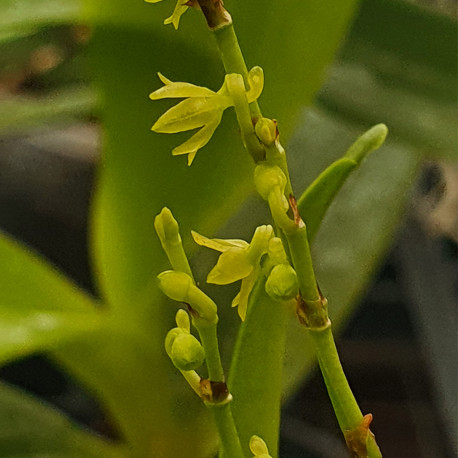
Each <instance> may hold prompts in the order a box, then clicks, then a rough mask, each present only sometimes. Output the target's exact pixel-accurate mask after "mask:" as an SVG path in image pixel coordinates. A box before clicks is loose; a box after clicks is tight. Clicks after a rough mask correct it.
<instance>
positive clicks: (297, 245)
mask: <svg viewBox="0 0 458 458" xmlns="http://www.w3.org/2000/svg"><path fill="white" fill-rule="evenodd" d="M217 3H218V4H219V3H220V2H217ZM213 32H214V36H215V38H216V42H217V45H218V49H219V52H220V55H221V59H222V61H223V65H224V68H225V70H226V73H228V74H230V73H238V74H240V75H242V76H243V79H244V82H245V88H246V89H248V78H247V76H248V72H247V66H246V64H245V60H244V58H243V55H242V51H241V49H240V46H239V43H238V40H237V36H236V34H235V31H234V27H233V25H232V20H231V21H230V22H227V23H224V22H223V21H221V23H220V26H218V27H215V28H213ZM250 113H251V117H252V119H253V120H255V121H256V120H258V119H259V118H261V116H262V114H261V110H260V108H259V105H258V103H257V102H253V103H251V104H250ZM241 128H242V129H243V126H241ZM266 146H267V145H266ZM246 147H247V149H248V152H249V153H250V154H251V155H252V157H253V158H255V160H256V159H257V157H258V156H257V155H256V152H255V151H250V145H246ZM267 162H268V163H269V164H272V165H277V166H279V167H280V168H281V169H282V170H283V172H284V173H285V176H286V177H287V185H286V188H285V191H286V197H290V196H293V191H292V187H291V181H290V178H289V171H288V166H287V162H286V155H285V151H284V149H283V147H282V146H281V145H280V143H279V141H278V139H277V141H275V143H274V144H273V145H269V146H268V148H267ZM274 200H275V202H271V201H270V199H269V204H270V207H271V210H273V211H272V214H273V217H274V221H275V223H276V224H277V225H278V226H279V228H280V229H281V230H282V232H283V235H284V237H285V238H286V239H287V241H288V246H289V249H290V253H291V259H292V263H293V265H294V268H295V269H296V272H297V275H298V280H299V286H300V291H301V296H302V298H303V299H304V307H305V308H306V311H307V314H308V326H309V329H310V328H311V329H313V328H315V331H313V330H312V331H311V334H312V336H313V340H314V342H315V346H316V351H317V355H318V360H319V363H320V368H321V370H322V372H323V376H324V379H325V382H326V386H327V388H328V392H329V396H330V398H331V401H332V404H333V406H334V409H335V411H336V416H337V418H338V420H339V424H340V425H341V428H342V430H343V431H344V433H345V431H348V430H349V431H353V430H355V428H358V426H360V425H361V422H362V420H363V415H362V413H361V410H360V409H359V407H358V404H357V403H356V400H355V398H354V396H353V393H352V392H351V390H350V387H349V385H348V382H347V379H346V377H345V374H344V372H343V369H342V366H341V364H340V360H339V357H338V354H337V349H336V347H335V343H334V338H333V335H332V330H331V326H330V321H329V319H328V314H327V307H326V300H325V299H323V298H322V297H321V294H320V292H319V290H318V286H317V283H316V279H315V273H314V269H313V265H312V259H311V255H310V247H309V243H308V238H307V231H306V228H305V224H304V223H303V221H302V220H301V218H300V215H299V213H298V211H297V208H292V209H291V210H292V212H293V214H294V221H292V220H290V221H287V224H286V225H284V224H282V223H283V222H285V220H284V217H283V216H284V215H282V212H284V210H283V209H282V208H281V207H280V206H278V207H277V204H278V205H280V202H279V201H278V199H274ZM272 204H273V205H272ZM272 207H273V208H272ZM279 216H280V218H278V217H279ZM276 217H277V218H276ZM288 219H289V218H288ZM290 222H294V223H296V227H295V228H293V227H292V225H291V224H290ZM282 226H283V227H282ZM282 238H283V237H282ZM367 451H368V453H369V455H367V456H368V457H369V458H379V457H381V454H380V451H379V449H378V446H377V444H376V442H375V439H374V437H373V435H369V437H368V440H367Z"/></svg>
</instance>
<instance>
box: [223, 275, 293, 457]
mask: <svg viewBox="0 0 458 458" xmlns="http://www.w3.org/2000/svg"><path fill="white" fill-rule="evenodd" d="M265 281H266V279H265V278H262V279H260V280H259V282H258V283H257V284H256V286H255V288H254V290H253V293H252V295H251V296H250V302H249V306H248V311H247V316H246V319H245V321H244V322H243V323H242V325H241V328H240V334H239V338H238V339H237V343H236V346H235V348H234V354H233V359H232V364H231V371H230V374H229V380H228V386H229V389H230V391H231V393H232V395H233V396H234V400H233V402H232V412H233V415H234V419H235V421H236V424H237V427H238V430H239V434H240V440H241V443H242V447H243V448H244V451H245V454H246V455H247V456H248V453H249V448H248V445H249V440H250V438H251V436H253V435H254V434H259V435H260V436H262V438H263V439H264V440H265V441H266V442H267V445H268V447H269V450H270V452H271V455H272V456H273V457H276V456H277V453H278V452H277V449H278V431H279V425H280V405H281V396H282V380H283V370H282V366H283V357H284V354H285V341H286V331H287V326H286V324H287V321H288V319H290V318H291V315H292V314H293V309H290V308H289V307H287V306H286V304H284V303H280V302H277V301H274V300H273V299H271V298H270V297H269V296H268V295H267V294H266V292H265V290H264V288H265Z"/></svg>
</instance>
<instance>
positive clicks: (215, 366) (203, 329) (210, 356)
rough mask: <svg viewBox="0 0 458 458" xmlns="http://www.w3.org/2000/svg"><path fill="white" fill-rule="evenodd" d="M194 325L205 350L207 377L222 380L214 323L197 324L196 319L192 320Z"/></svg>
mask: <svg viewBox="0 0 458 458" xmlns="http://www.w3.org/2000/svg"><path fill="white" fill-rule="evenodd" d="M194 325H195V326H196V329H197V331H198V332H199V336H200V340H201V342H202V346H203V347H204V350H205V361H206V363H207V369H208V378H209V379H210V380H211V381H213V382H224V371H223V365H222V364H221V356H220V354H219V347H218V336H217V334H216V325H213V326H208V325H203V326H202V325H199V322H198V320H194Z"/></svg>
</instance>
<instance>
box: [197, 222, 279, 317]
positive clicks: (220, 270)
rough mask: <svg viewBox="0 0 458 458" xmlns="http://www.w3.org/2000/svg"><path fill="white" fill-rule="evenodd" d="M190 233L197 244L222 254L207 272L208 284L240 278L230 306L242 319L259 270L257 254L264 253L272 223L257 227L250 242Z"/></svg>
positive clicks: (220, 283) (223, 282) (232, 281)
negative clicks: (235, 294)
mask: <svg viewBox="0 0 458 458" xmlns="http://www.w3.org/2000/svg"><path fill="white" fill-rule="evenodd" d="M192 236H193V238H194V240H195V242H196V243H197V244H199V245H201V246H205V247H207V248H211V249H212V250H216V251H219V252H221V253H222V254H221V256H220V257H219V258H218V262H217V263H216V266H215V267H214V268H213V269H212V270H211V271H210V273H209V274H208V277H207V282H208V283H214V284H216V285H227V284H229V283H234V282H236V281H238V280H242V284H241V287H240V292H239V293H238V294H237V296H235V298H234V300H233V301H232V307H236V306H238V313H239V316H240V318H241V319H242V321H244V320H245V316H246V311H247V306H248V297H249V296H250V293H251V290H252V289H253V286H254V284H255V282H256V279H257V277H258V274H259V272H260V269H261V267H260V260H261V257H262V256H263V255H264V254H266V253H267V251H268V247H269V241H270V239H271V238H272V237H273V229H272V226H270V225H269V226H260V227H258V228H257V229H256V231H255V233H254V235H253V238H252V239H251V243H247V242H245V240H238V239H229V240H221V239H208V238H207V237H204V236H203V235H200V234H198V233H197V232H194V231H192Z"/></svg>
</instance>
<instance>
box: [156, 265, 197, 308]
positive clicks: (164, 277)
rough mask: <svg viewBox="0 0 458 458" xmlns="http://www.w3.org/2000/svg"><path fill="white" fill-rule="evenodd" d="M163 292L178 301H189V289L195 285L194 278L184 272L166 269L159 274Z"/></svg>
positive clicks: (160, 286)
mask: <svg viewBox="0 0 458 458" xmlns="http://www.w3.org/2000/svg"><path fill="white" fill-rule="evenodd" d="M157 279H158V280H159V288H161V290H162V292H163V293H164V294H165V295H166V296H168V297H170V299H173V300H174V301H178V302H188V295H189V289H190V288H191V287H192V286H194V285H193V281H192V278H191V277H190V276H189V275H187V274H185V273H184V272H178V271H176V270H166V271H165V272H162V273H160V274H159V275H158V276H157Z"/></svg>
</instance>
